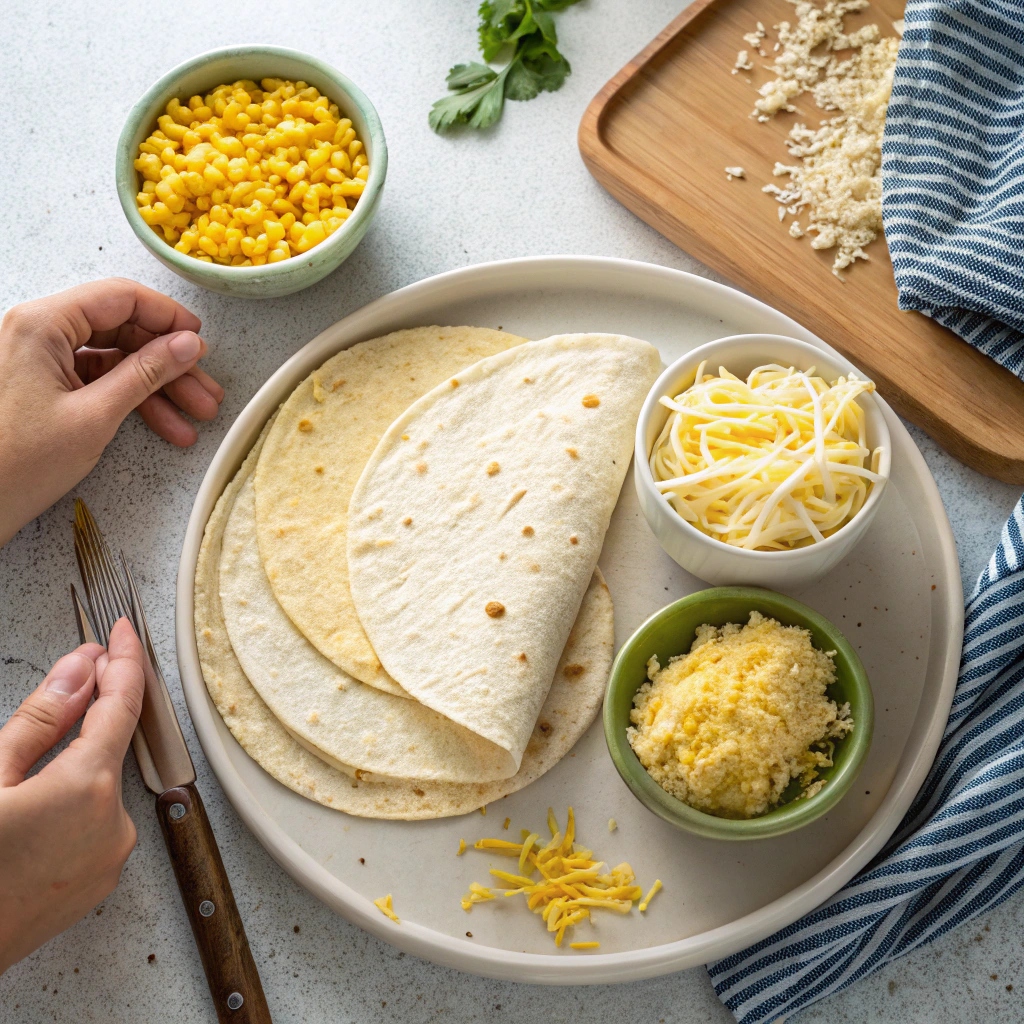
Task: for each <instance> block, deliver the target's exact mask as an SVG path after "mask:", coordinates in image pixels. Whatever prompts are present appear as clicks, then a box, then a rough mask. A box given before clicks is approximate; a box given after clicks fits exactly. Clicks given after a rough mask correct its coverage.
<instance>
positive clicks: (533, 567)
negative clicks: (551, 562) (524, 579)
mask: <svg viewBox="0 0 1024 1024" xmlns="http://www.w3.org/2000/svg"><path fill="white" fill-rule="evenodd" d="M530 572H540V566H539V565H538V564H537V563H536V562H534V563H533V565H531V566H530Z"/></svg>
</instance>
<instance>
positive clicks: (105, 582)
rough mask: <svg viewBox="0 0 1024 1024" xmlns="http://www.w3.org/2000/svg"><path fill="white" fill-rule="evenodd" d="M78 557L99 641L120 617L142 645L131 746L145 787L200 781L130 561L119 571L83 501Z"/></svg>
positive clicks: (77, 523) (162, 787)
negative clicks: (141, 689) (141, 684)
mask: <svg viewBox="0 0 1024 1024" xmlns="http://www.w3.org/2000/svg"><path fill="white" fill-rule="evenodd" d="M74 533H75V557H76V558H77V559H78V567H79V570H80V571H81V574H82V583H83V585H84V587H85V607H86V610H87V611H88V615H89V618H90V619H91V621H92V624H93V628H94V629H95V632H96V638H97V640H98V641H99V642H100V643H101V644H103V645H104V646H107V645H108V644H109V643H110V633H111V630H113V628H114V625H115V624H116V623H117V620H118V619H120V618H122V617H123V618H127V619H128V621H129V622H130V623H131V624H132V627H133V628H134V630H135V632H136V634H137V635H138V637H139V638H140V640H141V641H142V646H143V649H144V651H145V654H146V658H145V664H144V674H145V681H146V685H145V694H144V696H143V700H142V714H141V716H140V718H139V726H138V728H137V729H136V730H135V736H134V738H133V740H132V745H133V746H134V748H135V754H136V758H137V760H138V762H139V768H140V769H141V770H142V776H143V779H144V780H145V783H146V785H147V786H148V787H149V788H150V789H151V790H153V792H155V793H162V792H164V791H165V790H167V789H170V788H171V787H173V786H180V785H186V784H188V783H190V782H193V781H195V768H194V767H193V766H192V759H191V758H190V757H189V753H188V748H187V747H186V746H185V738H184V736H183V735H182V732H181V726H180V725H179V724H178V719H177V716H176V715H175V713H174V705H173V704H172V703H171V698H170V694H169V693H168V692H167V684H166V682H165V681H164V677H163V673H162V672H161V671H160V664H159V662H158V661H157V657H156V651H155V649H154V647H153V638H152V636H151V634H150V632H149V625H148V623H147V622H146V614H145V612H144V611H143V608H142V599H141V597H140V596H139V591H138V588H137V587H136V585H135V580H134V578H133V577H132V571H131V568H130V567H129V565H128V561H127V559H126V558H125V556H124V552H122V553H121V566H120V568H119V567H118V565H117V563H116V562H115V561H114V558H113V556H112V555H111V553H110V549H109V548H108V547H107V543H106V541H105V540H104V539H103V534H102V533H100V530H99V527H98V526H97V525H96V520H95V519H93V517H92V514H91V513H90V512H89V509H88V508H87V507H86V505H85V502H83V501H82V500H81V499H80V498H79V499H78V500H76V502H75V527H74Z"/></svg>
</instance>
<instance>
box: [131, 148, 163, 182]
mask: <svg viewBox="0 0 1024 1024" xmlns="http://www.w3.org/2000/svg"><path fill="white" fill-rule="evenodd" d="M162 166H163V164H162V163H161V162H160V157H158V156H157V155H156V154H155V153H143V154H141V155H140V156H139V158H138V159H137V160H136V161H135V170H137V171H138V172H139V173H140V174H141V175H142V176H143V177H144V178H145V179H146V180H147V181H159V180H160V168H161V167H162Z"/></svg>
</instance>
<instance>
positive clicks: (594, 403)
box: [583, 395, 601, 409]
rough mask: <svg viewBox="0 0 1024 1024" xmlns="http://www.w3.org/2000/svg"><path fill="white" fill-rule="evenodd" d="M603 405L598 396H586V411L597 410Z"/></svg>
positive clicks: (584, 403) (584, 402)
mask: <svg viewBox="0 0 1024 1024" xmlns="http://www.w3.org/2000/svg"><path fill="white" fill-rule="evenodd" d="M600 404H601V399H600V398H598V397H597V395H584V396H583V406H584V408H586V409H596V408H597V407H598V406H599V405H600Z"/></svg>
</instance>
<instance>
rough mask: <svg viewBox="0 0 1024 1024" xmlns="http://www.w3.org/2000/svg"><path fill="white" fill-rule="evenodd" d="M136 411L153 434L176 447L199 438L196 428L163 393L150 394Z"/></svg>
mask: <svg viewBox="0 0 1024 1024" xmlns="http://www.w3.org/2000/svg"><path fill="white" fill-rule="evenodd" d="M138 413H139V415H140V416H141V417H142V421H143V423H145V424H146V426H147V427H149V429H150V430H152V431H153V433H154V434H156V435H158V436H159V437H162V438H163V439H164V440H165V441H169V442H170V443H171V444H173V445H175V446H176V447H178V448H188V447H189V446H190V445H193V444H195V443H196V441H197V440H198V438H199V434H198V433H196V428H195V427H193V426H192V424H191V423H189V421H188V420H187V419H185V417H184V416H182V415H181V413H180V412H179V411H178V409H177V407H176V406H175V405H174V403H173V402H171V401H170V400H169V399H167V398H165V397H164V396H163V395H150V396H149V398H147V399H146V400H145V401H144V402H143V403H142V404H141V405H140V406H139V408H138Z"/></svg>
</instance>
